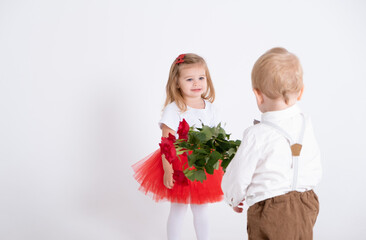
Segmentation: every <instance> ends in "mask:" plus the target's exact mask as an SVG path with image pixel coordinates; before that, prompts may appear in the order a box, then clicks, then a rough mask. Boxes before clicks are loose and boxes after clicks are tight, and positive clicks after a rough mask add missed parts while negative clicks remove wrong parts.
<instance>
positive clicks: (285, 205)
mask: <svg viewBox="0 0 366 240" xmlns="http://www.w3.org/2000/svg"><path fill="white" fill-rule="evenodd" d="M318 213H319V201H318V196H317V195H316V194H315V193H314V191H313V190H310V191H306V192H296V191H293V192H289V193H287V194H284V195H280V196H277V197H273V198H269V199H266V200H264V201H261V202H258V203H256V204H254V205H253V206H251V207H250V208H249V209H248V214H247V215H248V225H247V231H248V238H249V240H259V239H263V240H264V239H266V240H311V239H313V227H314V225H315V221H316V218H317V216H318Z"/></svg>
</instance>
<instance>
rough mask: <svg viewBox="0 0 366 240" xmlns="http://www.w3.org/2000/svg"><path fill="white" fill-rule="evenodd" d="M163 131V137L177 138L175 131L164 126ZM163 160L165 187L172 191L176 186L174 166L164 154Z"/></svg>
mask: <svg viewBox="0 0 366 240" xmlns="http://www.w3.org/2000/svg"><path fill="white" fill-rule="evenodd" d="M161 130H162V132H163V137H168V136H169V133H171V134H173V135H174V136H175V131H174V130H173V129H171V128H169V127H168V126H167V125H165V124H162V125H161ZM161 159H162V161H163V169H164V185H165V187H167V188H169V189H171V188H172V187H173V186H174V179H173V173H174V170H173V166H172V164H170V163H169V162H168V160H166V158H165V156H164V154H163V155H161Z"/></svg>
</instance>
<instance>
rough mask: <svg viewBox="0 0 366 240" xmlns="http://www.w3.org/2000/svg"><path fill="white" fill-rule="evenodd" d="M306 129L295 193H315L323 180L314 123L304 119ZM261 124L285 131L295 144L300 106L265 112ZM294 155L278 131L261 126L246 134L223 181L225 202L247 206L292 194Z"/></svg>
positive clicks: (251, 128)
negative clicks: (308, 191)
mask: <svg viewBox="0 0 366 240" xmlns="http://www.w3.org/2000/svg"><path fill="white" fill-rule="evenodd" d="M305 120H306V128H305V132H304V138H303V147H302V150H301V154H300V157H299V165H298V180H297V188H296V189H295V190H296V191H299V192H304V191H307V190H310V189H313V188H314V187H315V186H316V185H317V184H318V183H319V182H320V179H321V175H322V168H321V162H320V151H319V147H318V144H317V142H316V140H315V136H314V132H313V128H312V124H311V121H310V119H309V118H308V117H306V116H305ZM261 121H267V122H272V123H274V124H276V125H278V126H280V127H281V128H283V129H284V130H285V131H286V132H287V133H288V134H289V135H290V136H291V137H292V138H293V139H294V140H295V141H296V140H297V139H298V138H299V136H300V134H301V131H302V121H303V118H302V116H301V111H300V108H299V107H298V105H296V104H295V105H293V106H291V107H289V108H287V109H285V110H281V111H273V112H266V113H264V114H262V118H261ZM292 161H293V159H292V154H291V148H290V145H289V142H288V140H287V139H286V138H285V137H284V136H283V135H282V134H280V133H279V132H278V131H277V130H276V129H274V128H273V127H271V126H268V125H266V124H262V123H259V124H257V125H254V126H252V127H249V128H247V129H246V130H245V131H244V136H243V139H242V144H241V145H240V147H239V149H238V151H237V153H236V155H235V157H234V159H233V160H232V161H231V163H230V164H229V166H228V167H227V169H226V173H225V175H224V177H223V179H222V185H221V186H222V190H223V192H224V196H225V201H226V202H228V203H229V205H230V206H233V207H235V206H237V205H239V203H240V202H242V201H243V199H244V198H245V200H246V202H247V204H248V205H249V206H252V205H253V204H255V203H257V202H260V201H262V200H265V199H268V198H271V197H275V196H279V195H283V194H286V193H288V192H290V191H292V189H291V188H292V180H293V179H292V177H293V168H292Z"/></svg>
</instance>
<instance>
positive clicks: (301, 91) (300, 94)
mask: <svg viewBox="0 0 366 240" xmlns="http://www.w3.org/2000/svg"><path fill="white" fill-rule="evenodd" d="M304 87H305V86H304V85H303V86H302V88H301V90H300V92H299V95H298V96H297V101H300V100H301V98H302V94H303V93H304Z"/></svg>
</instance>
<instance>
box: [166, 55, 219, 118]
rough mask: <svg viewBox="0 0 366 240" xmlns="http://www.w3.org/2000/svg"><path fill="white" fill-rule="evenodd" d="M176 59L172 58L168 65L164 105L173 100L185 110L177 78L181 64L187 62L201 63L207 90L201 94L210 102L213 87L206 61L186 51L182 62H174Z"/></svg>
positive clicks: (212, 95)
mask: <svg viewBox="0 0 366 240" xmlns="http://www.w3.org/2000/svg"><path fill="white" fill-rule="evenodd" d="M176 61H177V60H174V62H173V63H172V66H171V67H170V71H169V79H168V82H167V84H166V100H165V104H164V107H165V106H166V105H168V104H169V103H172V102H174V101H175V103H176V104H177V106H178V107H179V109H180V110H181V111H182V112H185V111H186V110H187V105H186V104H185V102H184V99H183V95H182V92H181V90H180V88H179V87H178V79H179V76H180V71H181V69H182V67H183V66H187V65H189V64H202V66H203V67H204V69H205V73H206V79H207V90H206V92H205V93H203V94H202V98H203V99H206V100H208V101H210V102H213V101H214V100H215V89H214V86H213V83H212V80H211V76H210V72H209V70H208V67H207V64H206V61H205V60H204V59H203V58H202V57H200V56H198V55H197V54H194V53H187V54H185V56H184V62H182V63H176Z"/></svg>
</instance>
